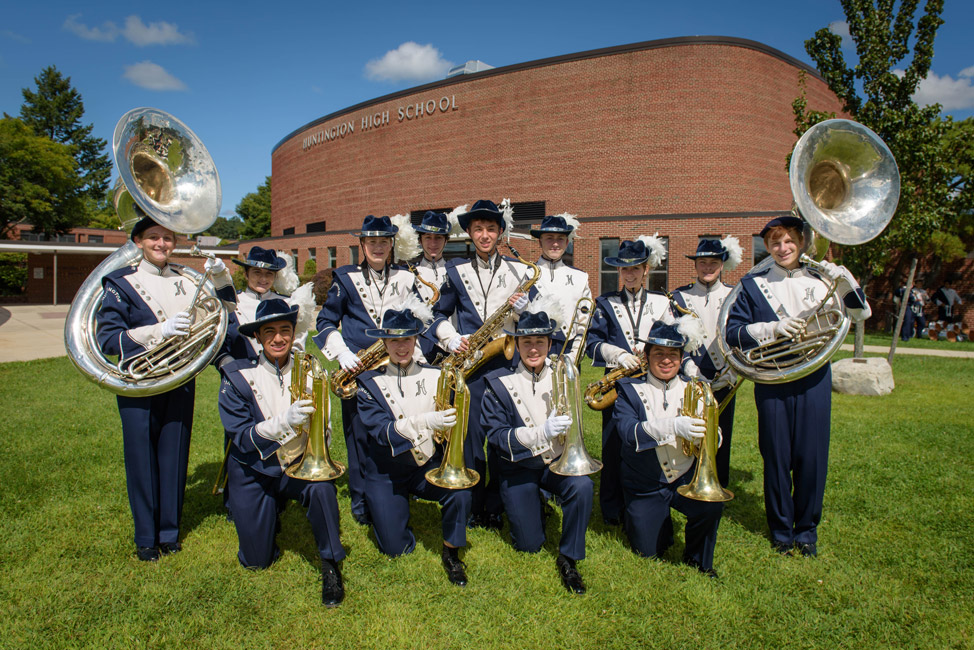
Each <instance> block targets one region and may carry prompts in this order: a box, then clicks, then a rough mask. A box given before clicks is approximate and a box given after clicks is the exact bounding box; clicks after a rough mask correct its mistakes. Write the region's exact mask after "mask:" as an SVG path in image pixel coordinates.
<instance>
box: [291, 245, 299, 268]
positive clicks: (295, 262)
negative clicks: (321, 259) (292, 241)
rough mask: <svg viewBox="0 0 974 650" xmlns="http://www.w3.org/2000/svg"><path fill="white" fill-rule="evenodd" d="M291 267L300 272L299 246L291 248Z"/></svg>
mask: <svg viewBox="0 0 974 650" xmlns="http://www.w3.org/2000/svg"><path fill="white" fill-rule="evenodd" d="M291 267H292V268H293V269H294V272H295V273H297V272H298V249H297V248H292V249H291Z"/></svg>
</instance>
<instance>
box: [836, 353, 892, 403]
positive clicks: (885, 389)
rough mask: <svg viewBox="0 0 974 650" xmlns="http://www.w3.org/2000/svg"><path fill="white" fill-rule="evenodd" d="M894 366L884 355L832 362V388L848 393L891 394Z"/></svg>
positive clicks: (838, 391)
mask: <svg viewBox="0 0 974 650" xmlns="http://www.w3.org/2000/svg"><path fill="white" fill-rule="evenodd" d="M894 386H895V384H894V383H893V368H892V367H891V366H890V365H889V362H888V361H886V359H884V358H883V357H867V358H865V359H841V360H839V361H836V362H834V363H833V364H832V390H834V391H835V392H837V393H844V394H846V395H889V394H890V393H892V392H893V388H894Z"/></svg>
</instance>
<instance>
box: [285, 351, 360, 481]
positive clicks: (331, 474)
mask: <svg viewBox="0 0 974 650" xmlns="http://www.w3.org/2000/svg"><path fill="white" fill-rule="evenodd" d="M293 364H294V365H292V366H291V401H292V402H294V401H297V400H299V399H311V403H312V405H313V406H314V408H315V412H314V413H313V414H312V415H311V422H310V423H309V424H308V427H307V429H306V430H304V429H302V431H301V432H300V433H305V432H306V433H307V434H308V445H307V447H306V448H305V450H304V455H303V457H302V459H301V462H299V463H293V464H292V465H289V466H288V468H287V469H286V470H284V472H285V473H286V474H287V475H288V476H290V477H291V478H294V479H298V480H301V481H315V482H316V481H334V480H335V479H337V478H338V477H339V476H341V475H342V474H344V473H345V466H344V465H342V464H341V463H336V462H335V461H333V460H332V459H331V456H330V455H329V453H328V442H327V439H328V437H329V435H330V434H331V400H330V399H329V396H328V392H327V391H326V390H325V385H327V383H328V371H326V370H325V369H324V368H323V367H322V365H321V362H320V361H319V360H318V358H317V357H315V356H313V355H311V354H309V353H307V352H296V353H295V354H294V361H293ZM309 376H310V377H311V391H310V392H309V391H308V387H307V378H308V377H309Z"/></svg>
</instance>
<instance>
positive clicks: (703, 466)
mask: <svg viewBox="0 0 974 650" xmlns="http://www.w3.org/2000/svg"><path fill="white" fill-rule="evenodd" d="M718 412H719V406H718V404H717V400H716V399H715V398H714V393H713V391H712V390H711V389H710V385H709V384H707V383H706V382H702V381H699V380H697V379H692V380H690V381H689V382H687V385H686V388H685V389H684V393H683V406H682V407H681V408H680V415H687V416H690V417H695V418H703V420H704V422H706V423H707V431H706V433H704V436H703V439H702V440H701V441H700V444H699V445H695V444H694V443H691V442H689V441H688V440H684V441H683V452H684V453H685V454H686V455H687V456H696V458H697V468H696V470H695V471H694V473H693V479H691V481H690V482H689V483H687V484H686V485H681V486H680V487H678V488H676V491H677V492H679V493H680V494H681V495H682V496H685V497H686V498H688V499H693V500H695V501H710V502H720V501H730V500H731V499H733V498H734V493H733V492H731V491H730V490H728V489H726V488H724V487H722V486H721V485H720V480H719V479H718V478H717V463H716V458H717V447H718V445H719V442H720V431H719V429H718V426H717V420H718Z"/></svg>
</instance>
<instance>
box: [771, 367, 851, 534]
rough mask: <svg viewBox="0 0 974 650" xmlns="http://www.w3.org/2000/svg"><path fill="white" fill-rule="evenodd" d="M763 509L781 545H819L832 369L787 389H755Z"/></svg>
mask: <svg viewBox="0 0 974 650" xmlns="http://www.w3.org/2000/svg"><path fill="white" fill-rule="evenodd" d="M754 401H755V403H756V404H757V409H758V447H759V449H760V450H761V457H762V458H763V459H764V508H765V514H766V516H767V519H768V529H769V530H770V531H771V539H772V541H774V542H775V543H776V544H780V545H785V546H790V545H791V544H793V543H798V544H814V543H816V541H817V540H818V530H817V529H818V522H819V521H820V520H821V519H822V501H823V500H824V498H825V476H826V473H827V471H828V464H829V434H830V429H831V417H832V369H831V367H830V366H829V365H828V364H826V365H825V367H824V368H821V369H819V370H817V371H816V372H814V373H812V374H811V375H809V376H807V377H804V378H802V379H798V380H795V381H791V382H788V383H785V384H756V385H755V386H754Z"/></svg>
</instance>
